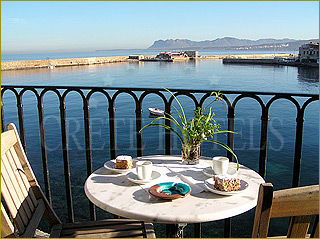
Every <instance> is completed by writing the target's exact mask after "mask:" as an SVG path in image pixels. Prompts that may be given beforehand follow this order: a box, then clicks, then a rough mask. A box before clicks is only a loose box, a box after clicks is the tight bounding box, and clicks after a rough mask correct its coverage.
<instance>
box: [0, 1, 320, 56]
mask: <svg viewBox="0 0 320 239" xmlns="http://www.w3.org/2000/svg"><path fill="white" fill-rule="evenodd" d="M222 37H236V38H240V39H250V40H257V39H262V38H276V39H283V38H290V39H297V40H298V39H304V40H305V39H315V38H319V2H318V1H1V53H2V54H13V53H41V52H72V51H95V50H111V49H146V48H148V47H150V46H151V45H152V44H153V42H154V41H156V40H159V39H162V40H166V39H189V40H193V41H203V40H214V39H216V38H222Z"/></svg>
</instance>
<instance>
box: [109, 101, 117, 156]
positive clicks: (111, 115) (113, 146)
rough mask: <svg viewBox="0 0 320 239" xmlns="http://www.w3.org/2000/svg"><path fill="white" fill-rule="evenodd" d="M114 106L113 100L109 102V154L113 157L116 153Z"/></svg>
mask: <svg viewBox="0 0 320 239" xmlns="http://www.w3.org/2000/svg"><path fill="white" fill-rule="evenodd" d="M114 115H115V107H114V100H111V102H109V130H110V156H111V159H115V158H116V155H117V148H116V147H117V139H116V126H115V118H114Z"/></svg>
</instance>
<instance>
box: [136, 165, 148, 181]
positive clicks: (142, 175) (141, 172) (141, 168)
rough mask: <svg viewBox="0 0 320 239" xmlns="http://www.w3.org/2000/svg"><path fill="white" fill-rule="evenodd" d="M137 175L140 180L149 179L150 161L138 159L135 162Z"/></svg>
mask: <svg viewBox="0 0 320 239" xmlns="http://www.w3.org/2000/svg"><path fill="white" fill-rule="evenodd" d="M136 170H137V176H138V178H139V179H141V180H149V179H151V175H152V162H150V161H138V162H137V163H136Z"/></svg>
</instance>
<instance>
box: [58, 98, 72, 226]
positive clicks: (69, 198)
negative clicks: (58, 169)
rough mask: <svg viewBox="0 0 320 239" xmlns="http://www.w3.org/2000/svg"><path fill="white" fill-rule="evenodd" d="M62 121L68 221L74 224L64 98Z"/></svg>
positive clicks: (61, 103) (61, 102) (61, 105)
mask: <svg viewBox="0 0 320 239" xmlns="http://www.w3.org/2000/svg"><path fill="white" fill-rule="evenodd" d="M60 121H61V138H62V152H63V166H64V181H65V185H66V188H65V189H66V197H67V206H68V221H69V222H74V212H73V204H72V193H71V179H70V167H69V153H68V140H67V126H66V105H65V98H64V97H62V98H60Z"/></svg>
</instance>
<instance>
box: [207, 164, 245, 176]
mask: <svg viewBox="0 0 320 239" xmlns="http://www.w3.org/2000/svg"><path fill="white" fill-rule="evenodd" d="M238 171H239V170H236V169H235V168H230V167H229V168H228V171H227V175H229V176H237V175H238ZM202 172H203V174H204V175H206V176H208V177H213V176H214V175H216V174H215V173H214V172H213V169H212V167H211V166H209V167H206V168H204V169H203V171H202Z"/></svg>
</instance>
